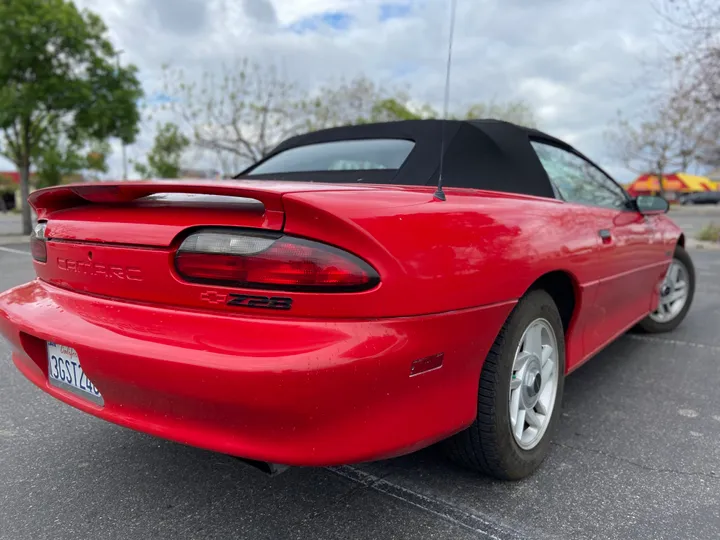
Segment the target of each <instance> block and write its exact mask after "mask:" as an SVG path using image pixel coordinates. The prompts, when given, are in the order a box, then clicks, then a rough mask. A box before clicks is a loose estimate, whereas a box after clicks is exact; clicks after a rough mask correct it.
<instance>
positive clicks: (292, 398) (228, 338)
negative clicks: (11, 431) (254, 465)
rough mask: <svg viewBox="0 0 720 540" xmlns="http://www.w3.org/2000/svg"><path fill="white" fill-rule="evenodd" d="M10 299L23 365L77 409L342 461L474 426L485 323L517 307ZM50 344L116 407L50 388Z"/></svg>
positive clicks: (12, 331)
mask: <svg viewBox="0 0 720 540" xmlns="http://www.w3.org/2000/svg"><path fill="white" fill-rule="evenodd" d="M2 306H3V307H2V309H1V310H0V330H2V333H3V334H4V335H5V336H6V337H7V338H8V339H9V340H10V343H11V344H12V346H13V347H14V350H15V352H14V354H13V360H14V362H15V365H16V366H17V367H18V368H19V369H20V371H21V372H22V373H23V374H24V375H25V376H26V377H27V378H28V379H30V380H31V381H32V382H34V383H35V384H36V385H38V386H39V387H40V388H41V389H43V390H44V391H45V392H47V393H49V394H51V395H53V396H55V397H56V398H58V399H60V400H62V401H64V402H65V403H68V404H70V405H73V406H75V407H77V408H79V409H81V410H83V411H85V412H88V413H90V414H93V415H95V416H98V417H100V418H104V419H106V420H109V421H111V422H115V423H117V424H120V425H123V426H127V427H130V428H133V429H137V430H140V431H144V432H147V433H150V434H153V435H157V436H160V437H164V438H167V439H171V440H175V441H178V442H181V443H186V444H191V445H194V446H198V447H202V448H207V449H210V450H214V451H218V452H224V453H229V454H234V455H238V456H242V457H246V458H251V459H258V460H267V461H271V462H275V463H284V464H288V465H331V464H339V463H349V462H358V461H365V460H370V459H381V458H386V457H392V456H395V455H398V454H402V453H405V452H409V451H412V450H415V449H419V448H421V447H423V446H427V445H428V444H431V443H433V442H436V441H438V440H440V439H442V438H444V437H446V436H449V435H451V434H452V433H454V432H456V431H458V430H459V429H461V428H463V427H465V426H467V425H469V424H470V423H471V422H472V420H473V418H474V416H475V410H476V403H475V402H476V398H475V397H474V396H476V395H477V390H478V380H479V376H480V368H481V367H482V359H483V358H484V357H485V355H486V354H487V352H488V350H489V348H490V346H491V345H492V341H493V340H494V336H491V335H490V334H489V333H483V332H478V331H477V330H478V329H481V328H496V327H499V326H500V325H502V323H503V321H504V320H505V318H506V317H507V315H508V313H509V312H510V310H511V309H512V306H513V303H512V302H508V303H505V304H498V305H494V306H485V307H482V308H476V309H469V310H461V311H454V312H451V313H445V314H439V315H426V316H420V317H399V318H389V319H380V320H362V319H352V320H303V319H294V318H290V319H285V320H279V319H278V318H261V317H232V316H227V315H218V314H212V313H200V312H192V311H180V310H176V309H166V308H155V307H147V306H140V305H134V304H130V303H126V302H117V301H113V300H108V299H100V298H95V297H92V296H88V295H82V294H78V293H75V292H70V291H65V290H62V289H59V288H57V287H54V286H52V285H48V284H46V283H44V282H42V281H41V280H36V281H33V282H31V283H28V284H26V285H23V286H20V287H17V288H15V289H13V290H11V291H8V292H6V293H4V295H3V297H2ZM472 334H475V335H476V336H477V337H475V338H473V339H466V336H467V335H472ZM46 341H54V342H57V343H62V344H63V345H68V346H70V347H73V348H74V349H75V350H77V352H78V357H79V358H80V362H81V363H82V366H83V369H84V371H85V372H86V373H87V375H88V376H89V378H90V379H91V380H92V381H93V383H94V384H95V385H96V386H97V388H98V389H99V390H100V391H101V393H102V395H103V397H104V401H105V404H104V406H102V407H100V406H97V405H94V404H93V403H91V402H89V401H87V400H86V399H83V398H80V397H77V396H75V395H74V394H71V393H69V392H66V391H64V390H62V389H59V388H57V387H55V386H52V385H50V384H49V383H48V374H47V370H48V363H47V356H46V352H45V343H46ZM438 352H443V353H444V359H443V364H442V367H441V368H440V369H436V370H434V371H429V372H426V373H422V374H420V375H417V376H414V377H411V376H410V370H411V364H412V362H413V360H416V359H420V358H422V357H424V356H427V355H428V354H431V353H432V354H435V353H438ZM139 366H142V371H140V370H138V367H139ZM369 433H372V435H371V436H369Z"/></svg>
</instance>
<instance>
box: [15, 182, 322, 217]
mask: <svg viewBox="0 0 720 540" xmlns="http://www.w3.org/2000/svg"><path fill="white" fill-rule="evenodd" d="M311 189H312V188H311ZM306 190H307V187H305V189H297V188H295V189H293V187H292V186H288V185H279V184H276V183H274V182H255V183H245V182H238V181H227V180H225V181H222V182H217V181H215V182H202V181H177V180H175V181H143V182H136V181H131V182H103V183H94V184H70V185H66V186H56V187H50V188H44V189H39V190H37V191H35V192H33V193H32V194H31V195H30V197H28V202H29V203H30V206H32V207H33V209H34V210H35V212H36V213H37V216H38V219H44V218H46V217H47V216H48V215H49V214H52V213H53V212H56V211H58V210H67V209H69V208H75V207H78V206H85V205H88V204H127V203H132V202H133V201H136V200H138V199H142V198H143V197H147V196H149V195H155V194H169V193H182V194H199V195H218V196H225V197H236V198H243V199H253V200H256V201H259V202H260V203H262V205H263V206H264V214H265V219H266V224H267V227H268V228H272V229H281V228H282V225H283V220H284V215H285V214H284V211H283V206H282V197H283V195H284V194H285V193H288V192H292V191H306Z"/></svg>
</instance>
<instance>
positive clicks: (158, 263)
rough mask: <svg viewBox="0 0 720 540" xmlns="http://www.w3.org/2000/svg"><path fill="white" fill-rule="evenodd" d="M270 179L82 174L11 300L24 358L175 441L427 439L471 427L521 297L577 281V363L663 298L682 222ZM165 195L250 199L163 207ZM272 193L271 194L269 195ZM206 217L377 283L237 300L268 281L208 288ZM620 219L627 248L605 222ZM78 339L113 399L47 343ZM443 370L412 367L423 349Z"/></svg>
mask: <svg viewBox="0 0 720 540" xmlns="http://www.w3.org/2000/svg"><path fill="white" fill-rule="evenodd" d="M433 191H434V190H433V189H431V188H429V187H399V186H372V185H363V186H342V185H341V186H338V185H323V184H307V183H298V182H288V183H282V182H277V183H269V182H265V181H259V182H246V181H237V182H232V181H223V182H216V183H207V182H197V183H196V182H175V183H146V182H138V183H130V184H108V185H102V186H81V187H62V188H54V189H50V190H41V191H39V192H36V193H35V194H33V195H32V197H31V202H32V204H33V205H34V206H35V207H36V208H37V209H38V215H39V217H40V218H41V219H44V220H47V236H48V237H49V238H50V240H49V241H48V242H47V253H48V262H47V263H39V262H35V270H36V273H37V275H38V279H37V280H35V281H33V282H32V283H29V284H27V285H23V286H21V287H18V288H16V289H13V290H10V291H7V292H5V293H3V294H2V295H0V330H1V331H2V333H3V334H4V335H5V336H6V337H7V338H8V339H9V341H10V342H11V344H12V345H13V346H14V354H13V358H14V361H15V364H16V365H17V366H18V368H19V369H20V370H21V371H22V372H23V373H24V374H25V375H26V376H27V377H28V378H29V379H30V380H32V381H33V382H34V383H35V384H37V385H38V386H40V387H41V388H42V389H43V390H45V391H46V392H48V393H50V394H52V395H54V396H55V397H57V398H59V399H61V400H63V401H65V402H66V403H69V404H71V405H73V406H75V407H78V408H80V409H82V410H84V411H86V412H89V413H91V414H94V415H96V416H99V417H101V418H105V419H107V420H109V421H112V422H115V423H118V424H121V425H125V426H128V427H131V428H134V429H138V430H141V431H145V432H148V433H152V434H155V435H159V436H162V437H166V438H169V439H172V440H176V441H180V442H184V443H188V444H192V445H196V446H200V447H203V448H208V449H211V450H216V451H220V452H227V453H230V454H235V455H238V456H242V457H247V458H252V459H258V460H266V461H271V462H277V463H285V464H291V465H329V464H338V463H349V462H356V461H365V460H372V459H381V458H386V457H390V456H395V455H399V454H402V453H406V452H411V451H414V450H416V449H418V448H421V447H423V446H426V445H428V444H431V443H433V442H436V441H438V440H440V439H442V438H445V437H447V436H449V435H451V434H452V433H455V432H457V431H459V430H461V429H463V428H465V427H467V426H468V425H469V424H470V423H471V422H472V421H473V419H474V416H475V414H476V405H477V404H476V400H477V390H478V381H479V374H480V370H481V369H482V364H483V360H484V358H485V356H486V355H487V352H488V351H489V348H490V347H491V345H492V343H493V341H494V340H495V338H496V336H497V334H498V332H499V330H500V328H501V326H502V324H503V323H504V321H505V320H506V318H507V316H508V314H509V313H510V311H511V310H512V307H513V306H514V305H515V303H516V302H517V301H518V299H519V298H520V297H521V296H522V295H523V294H524V293H525V292H527V291H528V290H529V289H530V288H531V287H532V286H533V284H534V283H535V282H537V281H538V280H539V279H541V278H543V277H544V276H547V275H548V274H551V273H562V274H563V275H565V276H566V277H567V278H568V279H569V280H570V281H571V283H572V284H573V289H574V306H575V308H574V310H573V313H572V318H571V320H570V323H569V326H568V328H567V332H566V370H567V371H572V370H573V369H575V368H577V367H578V366H579V365H581V364H582V363H583V362H584V361H585V360H586V359H587V358H589V357H590V356H592V355H593V354H594V353H596V352H597V351H598V350H599V349H600V348H602V347H604V346H605V345H606V344H607V343H609V342H610V341H612V340H613V339H614V338H615V337H617V336H618V335H619V334H620V333H622V332H623V331H625V330H626V329H627V328H629V327H630V326H632V325H634V324H635V323H636V322H637V321H638V320H640V319H642V318H643V317H645V316H646V315H647V314H648V313H649V312H651V311H652V310H653V309H654V308H655V306H656V305H657V301H658V298H657V288H658V284H659V283H660V281H661V280H662V278H663V276H664V273H665V271H666V270H667V267H668V265H669V263H670V260H671V256H672V251H673V248H674V246H675V245H676V244H677V242H678V241H679V238H680V231H679V230H678V229H677V227H676V226H675V225H674V224H673V223H672V222H671V221H670V220H668V219H667V218H665V217H664V216H653V217H644V216H641V215H640V214H639V213H636V212H627V211H625V212H620V211H616V210H609V209H601V208H591V207H586V206H580V205H573V204H567V203H564V202H560V201H557V200H553V199H548V198H542V197H531V196H523V195H514V194H507V193H498V192H489V191H481V190H472V189H460V188H454V189H447V190H446V195H447V200H446V201H444V202H439V201H437V200H435V199H434V198H433V197H432V192H433ZM156 193H191V194H210V195H217V196H227V197H235V198H238V197H247V198H250V199H253V200H255V201H256V202H252V201H251V202H248V201H235V202H233V201H230V202H228V201H223V204H220V205H215V206H213V205H211V204H207V203H200V204H199V205H197V204H190V203H188V204H186V205H183V204H170V205H163V204H159V203H153V202H149V203H146V202H138V201H137V198H138V197H139V196H141V195H142V196H147V195H152V194H156ZM258 205H259V206H258ZM202 226H234V227H242V228H249V229H267V230H282V232H283V233H284V234H287V235H292V236H297V237H303V238H308V239H312V240H315V241H318V242H323V243H326V244H329V245H332V246H336V247H338V248H341V249H343V250H346V251H348V252H350V253H352V254H354V255H356V256H358V257H361V258H362V259H364V260H365V261H367V262H368V263H369V264H371V265H372V266H373V267H374V268H375V270H377V272H378V274H379V275H380V283H379V285H377V286H375V287H374V288H372V289H370V290H366V291H363V292H352V293H327V294H325V293H322V294H317V293H304V292H292V293H287V294H286V296H291V297H292V299H293V308H292V311H272V310H264V311H262V313H259V310H257V309H253V308H250V307H243V306H239V307H235V306H228V305H227V304H226V303H225V302H224V299H225V298H226V295H227V294H228V293H230V292H231V291H232V292H236V293H237V292H240V293H243V294H258V291H257V290H256V289H238V288H236V287H233V288H229V287H222V286H214V285H213V286H209V285H205V284H197V283H188V282H186V281H184V280H182V279H181V278H180V277H179V276H178V274H177V273H176V271H175V270H174V265H173V261H174V256H175V252H176V250H177V248H178V246H179V244H180V242H181V241H182V239H183V238H184V237H185V236H186V235H187V234H188V231H191V230H195V229H196V228H197V227H202ZM600 230H606V231H609V233H610V235H609V241H606V240H604V239H601V236H600V235H598V234H597V233H598V231H600ZM46 341H53V342H57V343H60V344H63V345H68V346H71V347H73V348H75V349H76V350H77V352H78V356H79V358H80V361H81V363H82V366H83V369H84V370H85V372H86V373H87V375H88V376H89V378H90V379H91V380H92V381H93V383H94V384H95V386H96V387H97V388H98V389H99V390H100V392H101V393H102V395H103V397H104V400H105V405H104V406H103V407H99V406H96V405H94V404H92V403H90V402H88V401H87V400H83V399H82V398H78V397H76V396H75V395H73V394H70V393H68V392H65V391H64V390H62V389H59V388H57V387H55V386H51V385H50V384H49V383H48V379H47V358H46V356H45V348H44V347H45V342H46ZM438 354H442V355H443V363H442V366H441V367H439V368H437V369H433V370H431V371H428V372H425V373H421V374H419V375H415V376H411V369H412V365H413V363H414V362H416V361H418V360H421V359H423V358H427V357H431V356H433V355H438Z"/></svg>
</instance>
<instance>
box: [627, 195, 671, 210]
mask: <svg viewBox="0 0 720 540" xmlns="http://www.w3.org/2000/svg"><path fill="white" fill-rule="evenodd" d="M635 208H637V211H638V212H640V213H641V214H645V215H654V214H666V213H667V212H668V210H670V203H669V202H667V201H666V200H665V199H663V198H662V197H657V196H654V195H638V197H637V198H636V199H635Z"/></svg>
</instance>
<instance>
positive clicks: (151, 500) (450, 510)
mask: <svg viewBox="0 0 720 540" xmlns="http://www.w3.org/2000/svg"><path fill="white" fill-rule="evenodd" d="M24 252H27V246H26V245H24V244H18V245H4V246H0V290H4V289H7V288H9V287H11V286H14V285H17V284H19V283H22V282H25V281H27V280H28V279H31V278H32V275H33V272H32V267H31V264H30V258H29V256H28V255H27V254H25V253H24ZM692 256H693V258H694V260H695V265H696V269H697V276H698V288H697V293H696V297H695V302H694V305H693V308H692V310H691V311H690V313H689V315H688V317H687V319H686V321H685V322H684V323H683V325H681V327H680V328H678V329H677V330H676V331H675V332H673V333H670V334H666V335H662V336H644V335H636V334H628V335H627V336H624V337H622V338H620V339H619V340H618V341H617V342H616V343H614V344H612V345H611V346H609V347H608V348H607V349H606V350H605V351H603V352H602V353H600V354H599V355H598V356H597V357H596V358H594V359H592V360H591V361H590V362H588V363H587V364H586V365H585V366H583V367H582V368H580V369H579V370H578V371H577V372H575V373H574V374H572V375H571V376H570V377H569V378H568V379H567V382H566V386H565V397H564V401H563V405H562V406H563V409H562V411H563V412H562V417H561V423H560V426H559V429H558V432H557V433H556V435H555V437H554V442H553V445H552V450H551V453H550V455H549V457H548V459H547V460H546V462H545V464H544V465H543V467H542V468H541V469H540V470H539V471H538V472H537V473H536V474H534V475H533V476H532V477H530V478H529V479H526V480H524V481H520V482H514V483H501V482H494V481H491V480H488V479H486V478H483V477H481V476H478V475H476V474H474V473H472V472H469V471H465V470H463V469H460V468H458V467H456V466H454V465H452V464H449V463H448V462H446V461H445V460H444V458H443V457H442V456H441V455H440V453H439V452H438V450H437V449H435V448H430V449H427V450H424V451H421V452H418V453H416V454H413V455H409V456H405V457H402V458H398V459H394V460H388V461H382V462H377V463H371V464H364V465H359V466H354V467H340V468H335V469H302V468H296V469H290V470H289V471H288V472H286V473H284V474H282V475H280V476H278V477H275V478H268V477H265V476H263V475H262V474H261V473H259V472H257V471H255V470H253V469H249V468H247V467H246V466H244V465H242V464H241V463H239V462H238V461H237V460H235V459H233V458H230V457H227V456H223V455H218V454H213V453H210V452H206V451H203V450H198V449H194V448H190V447H186V446H183V445H179V444H175V443H171V442H167V441H163V440H160V439H156V438H153V437H150V436H147V435H143V434H140V433H136V432H133V431H130V430H128V429H124V428H121V427H118V426H114V425H112V424H108V423H106V422H103V421H101V420H98V419H95V418H93V417H90V416H88V415H86V414H83V413H81V412H79V411H77V410H75V409H72V408H70V407H68V406H66V405H64V404H62V403H60V402H57V401H56V400H54V399H52V398H50V397H49V396H47V395H45V394H44V393H42V392H41V391H40V390H38V389H37V388H35V387H34V386H33V385H32V384H31V383H29V382H28V381H26V380H25V379H24V378H23V377H22V376H21V375H20V374H19V373H18V372H17V370H16V369H15V368H14V366H13V365H12V362H11V360H10V351H9V348H8V346H7V343H5V342H4V341H3V340H2V339H0V524H2V525H0V539H3V540H4V539H7V540H25V539H53V540H55V539H65V538H67V539H75V538H96V539H106V538H107V539H133V540H136V539H146V538H153V539H154V538H158V539H165V538H168V539H170V538H178V539H179V538H182V539H198V540H200V539H202V540H205V539H227V538H248V539H262V538H268V539H284V538H313V539H335V538H338V539H355V538H357V539H376V538H377V539H383V540H385V539H395V538H397V539H405V538H407V539H410V538H412V539H419V538H423V539H424V538H438V539H445V538H453V539H465V538H495V539H499V540H510V539H516V538H547V539H578V538H598V539H600V538H602V539H616V538H617V539H627V538H633V539H644V538H648V539H650V538H652V539H663V538H667V539H677V538H683V539H692V538H703V539H706V538H716V537H717V534H718V533H717V531H718V530H720V392H719V391H718V385H719V383H720V332H718V329H720V251H693V252H692Z"/></svg>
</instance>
